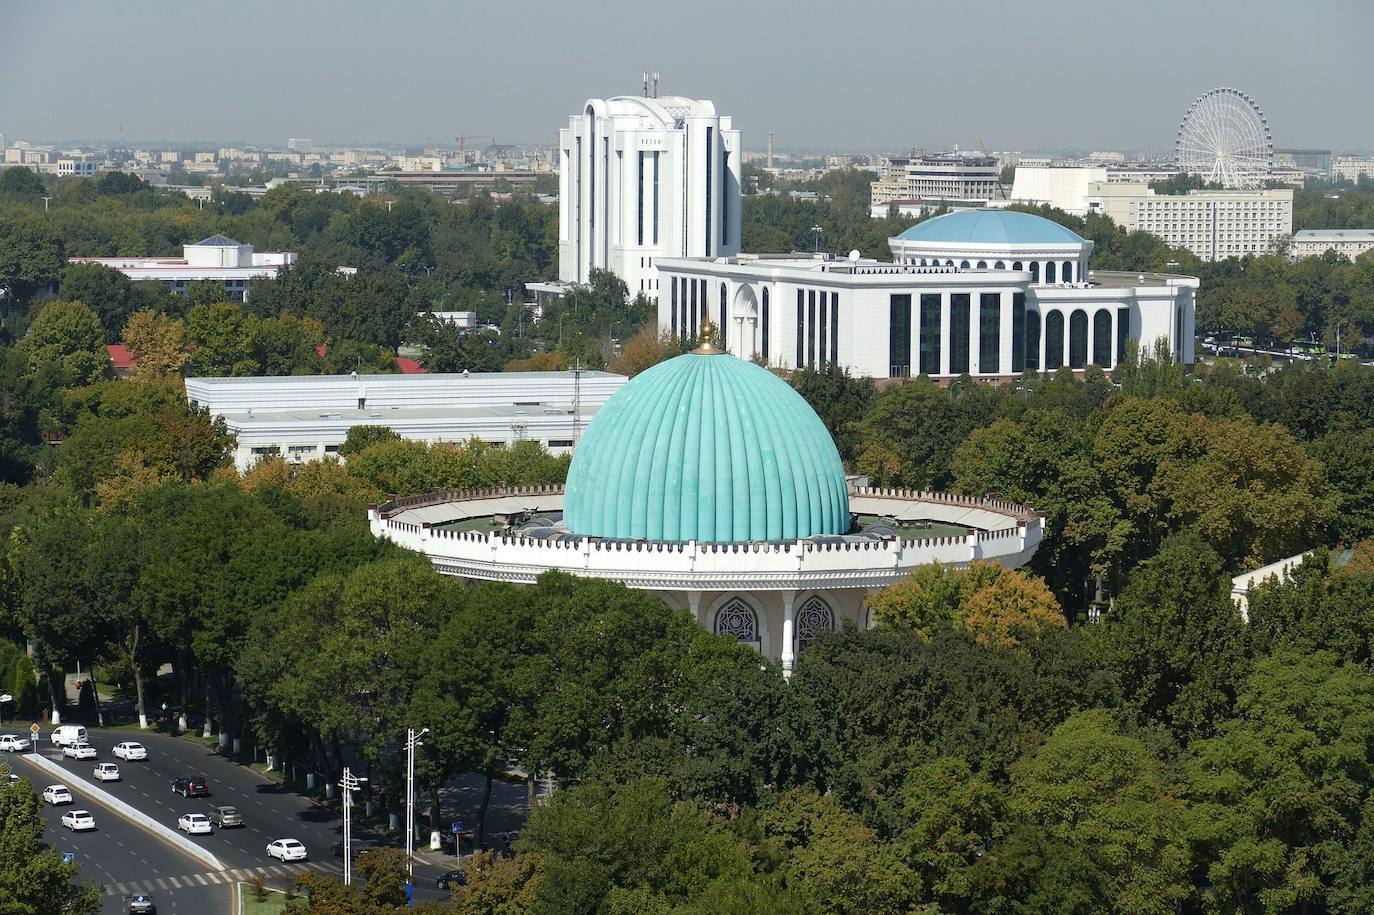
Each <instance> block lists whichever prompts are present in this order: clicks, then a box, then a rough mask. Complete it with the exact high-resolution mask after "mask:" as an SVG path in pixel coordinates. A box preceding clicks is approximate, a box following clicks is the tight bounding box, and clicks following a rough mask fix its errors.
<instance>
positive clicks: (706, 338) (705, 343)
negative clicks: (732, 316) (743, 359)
mask: <svg viewBox="0 0 1374 915" xmlns="http://www.w3.org/2000/svg"><path fill="white" fill-rule="evenodd" d="M716 331H717V328H716V322H714V321H712V320H711V319H710V317H709V316H703V317H702V320H701V333H700V334H699V335H698V338H697V339H698V340H699V341H700V342H699V345H698V346H697V348H696V349H694V350H692V352H694V353H697V354H699V355H702V356H709V355H714V354H716V353H723V352H725V351H724V350H723V349H721V348H720V347H718V346H716V340H717V339H719V338H718V335H717V333H716Z"/></svg>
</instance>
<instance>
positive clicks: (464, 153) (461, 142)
mask: <svg viewBox="0 0 1374 915" xmlns="http://www.w3.org/2000/svg"><path fill="white" fill-rule="evenodd" d="M454 139H455V140H457V141H458V161H459V162H462V163H463V164H464V165H466V164H467V161H468V140H490V141H491V142H492V143H495V142H496V138H495V137H493V136H490V135H488V134H481V133H477V134H464V135H463V136H460V137H454ZM481 155H482V153H481V151H480V150H479V151H478V152H477V156H478V159H479V161H480V158H481Z"/></svg>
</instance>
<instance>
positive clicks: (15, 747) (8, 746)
mask: <svg viewBox="0 0 1374 915" xmlns="http://www.w3.org/2000/svg"><path fill="white" fill-rule="evenodd" d="M28 748H29V739H28V738H27V737H20V736H19V735H18V734H0V750H4V751H5V752H6V753H22V752H24V751H25V750H27V749H28Z"/></svg>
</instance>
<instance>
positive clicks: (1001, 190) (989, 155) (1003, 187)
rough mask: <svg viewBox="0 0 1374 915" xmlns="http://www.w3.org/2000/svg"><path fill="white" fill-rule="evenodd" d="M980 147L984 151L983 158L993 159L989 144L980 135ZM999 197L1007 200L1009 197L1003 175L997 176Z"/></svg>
mask: <svg viewBox="0 0 1374 915" xmlns="http://www.w3.org/2000/svg"><path fill="white" fill-rule="evenodd" d="M978 148H979V149H981V150H982V151H983V158H984V159H991V158H992V153H990V152H988V144H986V143H984V142H983V138H982V137H979V138H978ZM997 199H998V200H1006V199H1007V188H1006V185H1004V184H1003V183H1002V176H1001V175H998V176H997Z"/></svg>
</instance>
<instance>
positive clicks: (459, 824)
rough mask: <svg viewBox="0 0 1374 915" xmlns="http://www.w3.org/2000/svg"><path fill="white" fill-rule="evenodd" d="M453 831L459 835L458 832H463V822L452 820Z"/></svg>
mask: <svg viewBox="0 0 1374 915" xmlns="http://www.w3.org/2000/svg"><path fill="white" fill-rule="evenodd" d="M453 831H454V832H455V833H459V832H462V831H463V821H462V820H454V821H453Z"/></svg>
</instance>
